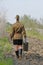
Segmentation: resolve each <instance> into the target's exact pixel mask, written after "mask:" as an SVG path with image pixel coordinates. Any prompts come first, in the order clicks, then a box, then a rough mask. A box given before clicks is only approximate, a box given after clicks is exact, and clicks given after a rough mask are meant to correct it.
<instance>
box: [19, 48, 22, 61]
mask: <svg viewBox="0 0 43 65" xmlns="http://www.w3.org/2000/svg"><path fill="white" fill-rule="evenodd" d="M21 59H22V49H19V60H21Z"/></svg>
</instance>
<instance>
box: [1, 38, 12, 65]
mask: <svg viewBox="0 0 43 65" xmlns="http://www.w3.org/2000/svg"><path fill="white" fill-rule="evenodd" d="M11 49H12V47H11V44H10V43H9V42H8V38H6V37H5V38H3V39H0V65H13V59H12V58H11V57H7V58H6V54H7V53H10V52H11Z"/></svg>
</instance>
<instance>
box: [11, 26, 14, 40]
mask: <svg viewBox="0 0 43 65" xmlns="http://www.w3.org/2000/svg"><path fill="white" fill-rule="evenodd" d="M14 33H15V31H14V27H13V26H12V31H11V33H10V38H11V40H12V38H13V36H14Z"/></svg>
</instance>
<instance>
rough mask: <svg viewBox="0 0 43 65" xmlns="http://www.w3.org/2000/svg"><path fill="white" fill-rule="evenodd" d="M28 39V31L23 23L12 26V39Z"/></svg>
mask: <svg viewBox="0 0 43 65" xmlns="http://www.w3.org/2000/svg"><path fill="white" fill-rule="evenodd" d="M23 36H24V37H26V31H25V28H24V25H23V24H22V23H21V22H16V23H14V24H13V25H12V33H11V38H13V39H22V38H23Z"/></svg>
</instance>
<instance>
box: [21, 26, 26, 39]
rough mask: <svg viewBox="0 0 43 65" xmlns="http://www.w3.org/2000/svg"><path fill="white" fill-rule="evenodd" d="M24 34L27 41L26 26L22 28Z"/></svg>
mask: <svg viewBox="0 0 43 65" xmlns="http://www.w3.org/2000/svg"><path fill="white" fill-rule="evenodd" d="M22 33H23V36H24V38H25V39H26V30H25V28H24V26H23V27H22Z"/></svg>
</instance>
